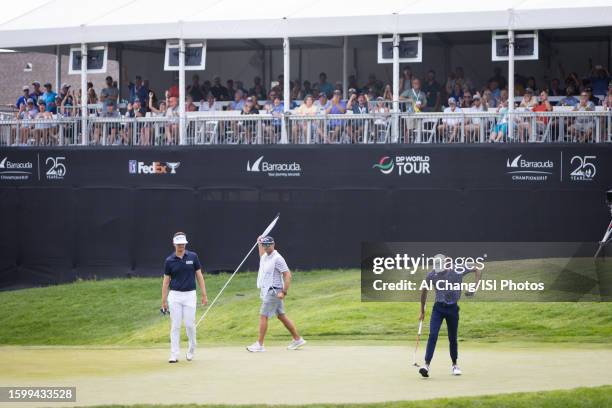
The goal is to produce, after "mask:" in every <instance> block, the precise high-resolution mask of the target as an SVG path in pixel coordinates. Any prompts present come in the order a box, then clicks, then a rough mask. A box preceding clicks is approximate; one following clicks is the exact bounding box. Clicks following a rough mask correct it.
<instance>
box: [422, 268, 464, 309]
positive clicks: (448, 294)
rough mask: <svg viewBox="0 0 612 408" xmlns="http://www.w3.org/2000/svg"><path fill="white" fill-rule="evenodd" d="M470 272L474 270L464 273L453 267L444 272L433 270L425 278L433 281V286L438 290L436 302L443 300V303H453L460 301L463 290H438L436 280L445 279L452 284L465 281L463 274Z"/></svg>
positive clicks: (444, 280)
mask: <svg viewBox="0 0 612 408" xmlns="http://www.w3.org/2000/svg"><path fill="white" fill-rule="evenodd" d="M469 272H472V271H469V270H466V271H465V272H464V273H462V274H460V273H456V272H455V271H454V270H452V269H451V270H446V271H443V272H436V271H431V272H429V273H428V274H427V278H425V280H426V281H427V282H433V287H434V289H435V291H436V302H442V303H446V304H449V305H452V304H454V303H457V302H458V301H459V298H460V297H461V291H460V290H438V289H437V287H436V284H437V283H436V282H438V281H443V282H449V283H452V284H457V283H461V282H462V281H463V275H465V274H467V273H469ZM440 285H444V284H440Z"/></svg>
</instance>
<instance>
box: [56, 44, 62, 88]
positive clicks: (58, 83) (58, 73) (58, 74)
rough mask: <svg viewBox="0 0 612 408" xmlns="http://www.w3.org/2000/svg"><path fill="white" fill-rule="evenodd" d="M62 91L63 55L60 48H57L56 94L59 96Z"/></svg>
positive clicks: (57, 46)
mask: <svg viewBox="0 0 612 408" xmlns="http://www.w3.org/2000/svg"><path fill="white" fill-rule="evenodd" d="M61 90H62V54H61V53H60V46H59V45H56V46H55V92H57V94H58V95H59V93H60V91H61Z"/></svg>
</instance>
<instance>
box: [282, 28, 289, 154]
mask: <svg viewBox="0 0 612 408" xmlns="http://www.w3.org/2000/svg"><path fill="white" fill-rule="evenodd" d="M290 48H291V47H290V45H289V37H285V38H283V110H284V112H285V114H284V115H283V119H282V126H281V143H287V124H286V119H285V116H286V114H287V112H289V109H291V89H289V75H290V74H291V70H290V62H291V59H290V58H289V57H290V51H291V50H290Z"/></svg>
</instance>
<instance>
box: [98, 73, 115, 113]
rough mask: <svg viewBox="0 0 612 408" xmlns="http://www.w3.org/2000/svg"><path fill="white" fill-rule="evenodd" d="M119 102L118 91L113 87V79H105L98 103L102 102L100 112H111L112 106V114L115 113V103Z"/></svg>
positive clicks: (109, 77)
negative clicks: (104, 86) (104, 85)
mask: <svg viewBox="0 0 612 408" xmlns="http://www.w3.org/2000/svg"><path fill="white" fill-rule="evenodd" d="M118 100H119V89H117V87H115V86H113V77H111V76H107V77H106V88H104V89H102V91H101V92H100V101H101V102H102V111H103V112H106V111H111V110H110V107H111V106H112V112H115V111H117V102H118Z"/></svg>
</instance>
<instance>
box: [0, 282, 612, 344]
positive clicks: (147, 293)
mask: <svg viewBox="0 0 612 408" xmlns="http://www.w3.org/2000/svg"><path fill="white" fill-rule="evenodd" d="M228 277H229V275H227V274H221V275H214V276H213V275H211V276H206V284H207V288H208V298H209V300H212V299H213V298H214V297H215V295H216V294H217V291H218V290H219V289H220V288H221V286H222V285H223V283H224V282H225V281H226V280H227V278H228ZM255 281H256V274H255V273H253V272H248V273H241V274H238V275H236V277H235V278H234V280H233V281H232V283H231V284H230V285H229V287H228V288H227V289H226V291H225V292H224V293H223V295H222V296H221V298H220V299H219V301H218V302H217V304H216V305H215V306H214V308H213V310H212V311H211V313H210V314H209V315H208V316H207V317H206V319H205V321H204V322H203V323H202V325H200V327H199V328H198V339H199V340H200V342H202V343H203V344H209V345H215V344H219V345H221V344H223V345H227V344H238V343H240V344H243V343H247V342H250V341H252V340H253V337H254V335H255V334H256V331H257V323H258V312H259V302H260V300H259V291H258V289H256V287H255ZM160 287H161V277H160V278H132V279H109V280H103V281H80V282H75V283H71V284H65V285H57V286H50V287H44V288H33V289H24V290H17V291H10V292H0V304H2V306H3V313H2V314H1V315H0V327H2V330H1V331H0V344H3V345H73V346H75V345H87V346H92V345H93V346H96V345H97V346H139V347H142V346H145V347H146V346H154V345H159V344H167V342H168V326H169V318H168V317H162V316H160V314H159V306H160V297H161V295H160V293H161V289H160ZM286 309H287V314H288V316H289V317H290V318H291V319H293V320H294V321H295V322H296V324H297V326H298V328H299V329H300V331H301V333H302V334H303V335H304V337H306V338H307V339H308V340H310V341H312V340H317V341H321V342H332V343H337V342H353V341H355V342H380V341H387V342H396V341H407V340H409V341H412V340H413V336H414V332H415V327H416V323H417V318H418V304H417V303H416V302H411V303H362V302H361V300H360V275H359V271H357V270H321V271H310V272H300V271H297V272H294V279H293V284H292V287H291V290H290V293H289V296H288V297H287V301H286ZM428 309H429V307H428ZM204 310H205V309H204V308H202V307H200V308H199V310H198V315H197V318H199V316H200V315H201V313H202V312H203V311H204ZM426 327H427V325H425V326H424V329H425V330H424V331H425V333H424V334H425V335H426V334H427V329H426ZM442 335H444V333H442ZM459 335H460V338H459V340H460V341H469V342H474V341H476V342H483V343H498V342H503V343H512V342H527V343H528V342H538V343H551V344H553V343H554V344H558V345H560V344H562V343H566V344H574V345H576V344H582V345H584V344H602V345H605V346H607V345H610V344H612V303H588V302H583V303H527V302H477V301H472V300H467V299H465V300H463V301H462V302H461V323H460V330H459ZM268 340H269V342H270V343H272V344H274V343H275V342H278V341H281V340H282V341H283V342H284V341H286V340H287V334H286V332H285V330H284V328H282V325H281V324H280V323H279V322H272V324H271V325H270V332H269V337H268Z"/></svg>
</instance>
